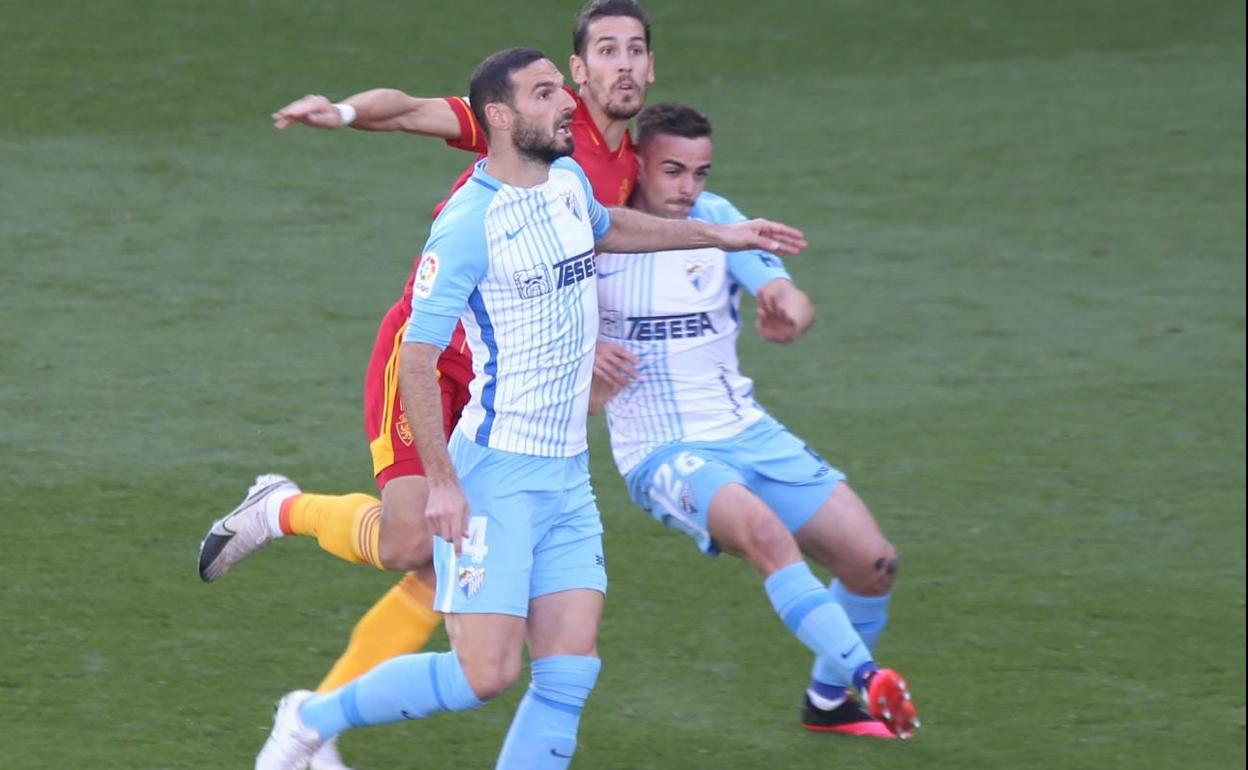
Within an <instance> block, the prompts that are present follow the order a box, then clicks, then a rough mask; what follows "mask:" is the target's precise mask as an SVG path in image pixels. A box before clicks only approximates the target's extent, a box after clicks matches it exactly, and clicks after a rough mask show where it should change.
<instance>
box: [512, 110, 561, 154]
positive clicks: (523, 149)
mask: <svg viewBox="0 0 1248 770" xmlns="http://www.w3.org/2000/svg"><path fill="white" fill-rule="evenodd" d="M562 121H563V119H562V118H561V119H560V122H562ZM511 143H512V144H513V145H515V148H516V151H517V152H519V153H520V154H521V155H523V156H525V157H527V158H532V159H533V160H537V161H541V162H543V163H547V164H550V163H554V162H555V161H556V160H559V159H560V158H566V157H567V156H569V155H571V154H572V150H573V149H574V148H575V145H573V143H572V136H571V135H568V136H566V137H560V136H558V135H556V134H555V131H554V129H553V128H552V129H551V131H550V133H544V132H543V131H542V130H541V129H540V128H539V127H538V126H537V125H536V124H535V123H529V122H528V121H526V120H525V119H524V118H521V117H520V116H519V115H517V116H516V126H515V128H514V129H513V131H512V138H511Z"/></svg>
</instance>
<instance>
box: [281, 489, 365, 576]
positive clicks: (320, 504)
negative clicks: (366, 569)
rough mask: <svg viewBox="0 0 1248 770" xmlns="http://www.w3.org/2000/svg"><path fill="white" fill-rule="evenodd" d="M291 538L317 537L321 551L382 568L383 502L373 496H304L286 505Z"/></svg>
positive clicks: (283, 511)
mask: <svg viewBox="0 0 1248 770" xmlns="http://www.w3.org/2000/svg"><path fill="white" fill-rule="evenodd" d="M280 522H281V527H282V531H283V532H285V533H286V534H288V535H306V536H309V537H315V538H316V540H317V542H318V543H320V544H321V548H324V549H325V550H326V551H329V552H330V553H332V554H333V555H335V556H337V557H338V558H340V559H345V560H347V561H349V562H351V563H353V564H371V565H373V566H374V567H376V568H377V569H385V567H383V566H381V551H380V547H379V546H380V543H381V501H380V500H378V499H377V498H375V497H372V496H370V495H362V494H352V495H309V494H300V495H295V496H294V497H292V498H290V499H289V500H286V501H285V502H283V503H282V509H281V516H280Z"/></svg>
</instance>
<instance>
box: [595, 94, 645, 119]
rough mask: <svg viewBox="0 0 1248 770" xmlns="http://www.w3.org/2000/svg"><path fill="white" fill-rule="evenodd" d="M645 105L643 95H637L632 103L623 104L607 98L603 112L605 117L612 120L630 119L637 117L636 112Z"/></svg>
mask: <svg viewBox="0 0 1248 770" xmlns="http://www.w3.org/2000/svg"><path fill="white" fill-rule="evenodd" d="M644 106H645V96H644V95H638V97H637V98H636V99H634V100H633V103H632V104H623V103H621V102H617V101H612V100H610V99H608V100H607V104H606V106H605V107H604V108H603V112H605V113H607V117H609V118H611V119H612V120H632V119H633V118H635V117H637V113H639V112H641V108H642V107H644Z"/></svg>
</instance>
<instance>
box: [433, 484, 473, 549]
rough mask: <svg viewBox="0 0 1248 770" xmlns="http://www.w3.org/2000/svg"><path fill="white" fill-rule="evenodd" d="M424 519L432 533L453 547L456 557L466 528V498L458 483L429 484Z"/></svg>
mask: <svg viewBox="0 0 1248 770" xmlns="http://www.w3.org/2000/svg"><path fill="white" fill-rule="evenodd" d="M425 520H426V521H428V522H429V529H431V530H433V534H435V535H437V536H438V537H440V538H442V539H443V540H445V541H447V542H448V543H450V544H451V545H453V546H454V547H455V555H456V556H457V557H458V556H459V554H460V553H461V552H462V551H463V542H462V541H463V538H464V532H465V531H466V530H467V529H468V500H467V499H465V498H464V492H463V490H462V489H460V487H459V484H458V483H455V482H451V483H449V484H447V483H443V484H433V483H430V484H429V500H428V502H426V503H425Z"/></svg>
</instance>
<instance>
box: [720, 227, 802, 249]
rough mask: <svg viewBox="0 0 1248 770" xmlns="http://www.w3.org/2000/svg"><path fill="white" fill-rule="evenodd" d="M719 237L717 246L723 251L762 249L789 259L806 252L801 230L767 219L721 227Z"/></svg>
mask: <svg viewBox="0 0 1248 770" xmlns="http://www.w3.org/2000/svg"><path fill="white" fill-rule="evenodd" d="M719 236H720V239H721V240H720V244H719V246H720V248H722V249H723V250H724V251H746V250H747V249H762V250H763V251H770V252H772V253H773V254H779V255H781V256H785V257H791V256H793V255H794V254H800V253H802V252H803V251H805V250H806V236H805V235H804V234H803V233H802V231H801V230H798V229H797V228H796V227H789V226H788V225H785V224H781V223H779V222H772V221H771V220H769V219H751V220H749V221H748V222H737V223H736V224H731V225H723V226H721V227H720V228H719Z"/></svg>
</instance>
